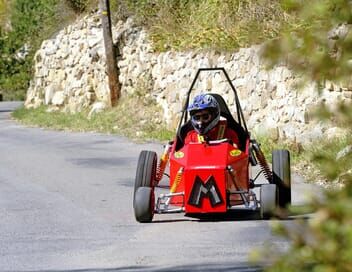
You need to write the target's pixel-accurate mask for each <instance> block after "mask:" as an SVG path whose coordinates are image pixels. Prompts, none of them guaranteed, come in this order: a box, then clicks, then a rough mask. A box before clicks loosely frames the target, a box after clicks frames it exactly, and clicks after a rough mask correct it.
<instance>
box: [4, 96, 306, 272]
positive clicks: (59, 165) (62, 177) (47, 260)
mask: <svg viewBox="0 0 352 272" xmlns="http://www.w3.org/2000/svg"><path fill="white" fill-rule="evenodd" d="M18 105H19V104H18V103H15V102H1V103H0V222H1V223H0V271H190V270H193V271H258V269H257V268H253V267H251V266H250V265H249V264H248V262H247V258H248V253H249V252H250V251H251V250H252V249H253V248H256V247H261V246H263V244H264V243H265V242H268V241H270V242H273V243H274V244H275V245H277V246H278V247H279V248H282V250H284V249H285V248H286V247H287V243H286V242H285V241H283V240H280V239H278V238H277V237H275V236H273V235H272V234H271V230H270V226H269V223H270V222H269V221H262V220H260V219H258V215H257V214H256V213H249V214H248V213H243V212H238V214H237V215H236V216H235V218H232V219H230V220H219V221H199V220H198V219H194V218H188V217H184V216H183V215H182V214H171V215H156V216H155V217H154V223H151V224H139V223H137V222H136V221H135V219H134V215H133V209H132V194H133V185H134V176H135V169H136V163H137V159H138V155H139V152H140V151H141V150H143V149H147V150H155V151H157V152H160V151H161V150H162V146H161V145H160V144H156V143H150V144H137V143H133V142H131V141H129V140H128V139H126V138H123V137H117V136H113V135H101V134H96V133H72V132H63V131H49V130H44V129H39V128H27V127H24V126H22V125H19V124H17V123H16V122H15V121H13V120H11V118H10V111H11V110H12V109H13V108H15V107H16V106H18ZM307 191H311V188H310V187H309V186H308V185H305V184H303V183H302V182H301V181H300V180H299V179H298V178H295V180H294V184H293V203H294V204H295V205H297V204H300V203H302V202H304V201H305V199H304V197H303V196H304V194H305V192H307ZM287 223H288V224H289V223H290V221H289V220H288V221H287Z"/></svg>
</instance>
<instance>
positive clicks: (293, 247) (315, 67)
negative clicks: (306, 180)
mask: <svg viewBox="0 0 352 272" xmlns="http://www.w3.org/2000/svg"><path fill="white" fill-rule="evenodd" d="M283 4H284V5H285V6H286V8H287V9H289V10H291V12H295V13H296V14H297V16H298V17H299V18H300V21H301V23H302V24H303V25H310V27H309V28H305V29H302V30H300V29H296V30H295V31H293V32H292V31H290V29H288V32H286V33H284V34H283V35H282V37H280V38H279V39H277V40H274V41H273V42H272V43H269V44H268V47H267V52H266V55H267V56H268V57H270V58H271V61H273V63H277V62H278V61H285V62H286V63H287V64H288V65H289V66H290V67H291V68H292V69H294V70H296V71H297V72H299V73H301V74H304V75H306V76H307V78H308V79H311V80H314V81H316V82H318V83H321V82H324V81H325V80H327V79H329V80H332V81H334V82H335V83H339V84H342V86H343V87H348V85H349V83H350V80H351V72H352V66H351V64H350V60H351V59H352V55H351V54H352V53H351V52H352V50H351V48H352V35H351V34H352V33H351V31H350V26H349V25H348V24H350V23H351V22H352V6H351V5H352V2H351V1H348V0H312V1H309V2H308V1H301V0H286V1H283ZM341 27H342V28H343V29H344V30H345V31H344V33H343V35H342V34H341V33H340V34H341V35H335V36H334V37H333V39H330V40H329V39H328V37H330V38H331V37H332V36H333V35H332V34H331V33H332V32H334V30H336V29H341ZM331 42H332V43H331ZM328 102H329V101H327V103H326V105H322V106H321V108H320V111H319V115H318V116H319V118H320V119H323V120H325V121H329V122H333V123H334V124H335V125H340V126H342V127H343V128H345V129H346V130H347V131H349V133H348V134H347V135H348V136H347V137H346V138H345V139H340V141H330V142H325V143H324V144H320V145H317V147H318V148H316V149H315V150H313V151H314V156H313V158H312V159H313V160H314V162H315V163H317V165H318V166H320V173H321V174H322V175H323V176H324V177H325V179H326V180H328V181H330V182H333V181H336V180H338V181H339V182H340V183H341V184H342V186H343V188H342V189H334V190H332V189H329V190H326V191H323V193H322V194H321V195H320V196H319V197H316V198H315V199H314V200H313V201H312V202H311V203H310V208H312V209H314V210H315V211H316V213H315V214H314V215H312V218H311V219H308V220H306V219H302V220H298V221H295V222H294V223H293V224H287V225H284V224H281V223H279V224H278V225H277V226H276V231H277V232H278V234H280V235H282V236H283V237H285V238H286V239H288V240H289V241H290V247H289V249H288V250H287V251H286V252H284V253H279V252H277V251H274V252H273V251H269V250H268V249H266V252H265V253H264V255H263V256H262V257H263V259H265V260H268V259H270V260H272V261H273V262H274V264H273V265H272V266H271V267H270V268H268V269H267V270H268V271H307V272H308V271H316V272H320V271H329V272H330V271H331V272H333V271H352V224H351V223H352V168H351V166H352V139H351V132H352V110H351V109H352V104H351V103H341V105H339V106H338V107H335V108H332V107H331V105H329V103H328ZM338 149H340V150H338ZM337 151H339V152H337Z"/></svg>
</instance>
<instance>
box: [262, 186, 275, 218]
mask: <svg viewBox="0 0 352 272" xmlns="http://www.w3.org/2000/svg"><path fill="white" fill-rule="evenodd" d="M276 205H277V187H276V185H275V184H263V185H262V186H260V216H261V218H262V219H269V218H270V217H272V216H274V214H275V210H276Z"/></svg>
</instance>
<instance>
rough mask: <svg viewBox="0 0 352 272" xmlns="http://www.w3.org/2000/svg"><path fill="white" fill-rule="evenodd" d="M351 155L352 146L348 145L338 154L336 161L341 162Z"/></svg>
mask: <svg viewBox="0 0 352 272" xmlns="http://www.w3.org/2000/svg"><path fill="white" fill-rule="evenodd" d="M351 155H352V145H348V146H346V147H345V148H343V149H342V150H340V151H339V152H338V153H337V155H336V160H337V161H339V160H341V159H343V158H345V157H347V156H351Z"/></svg>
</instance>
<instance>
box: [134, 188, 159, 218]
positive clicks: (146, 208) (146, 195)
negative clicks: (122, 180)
mask: <svg viewBox="0 0 352 272" xmlns="http://www.w3.org/2000/svg"><path fill="white" fill-rule="evenodd" d="M154 201H155V200H154V190H153V189H152V188H150V187H139V188H138V189H137V191H136V193H135V197H134V200H133V208H134V216H135V218H136V220H137V221H138V222H140V223H149V222H151V221H152V220H153V216H154V206H155V203H154Z"/></svg>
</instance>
